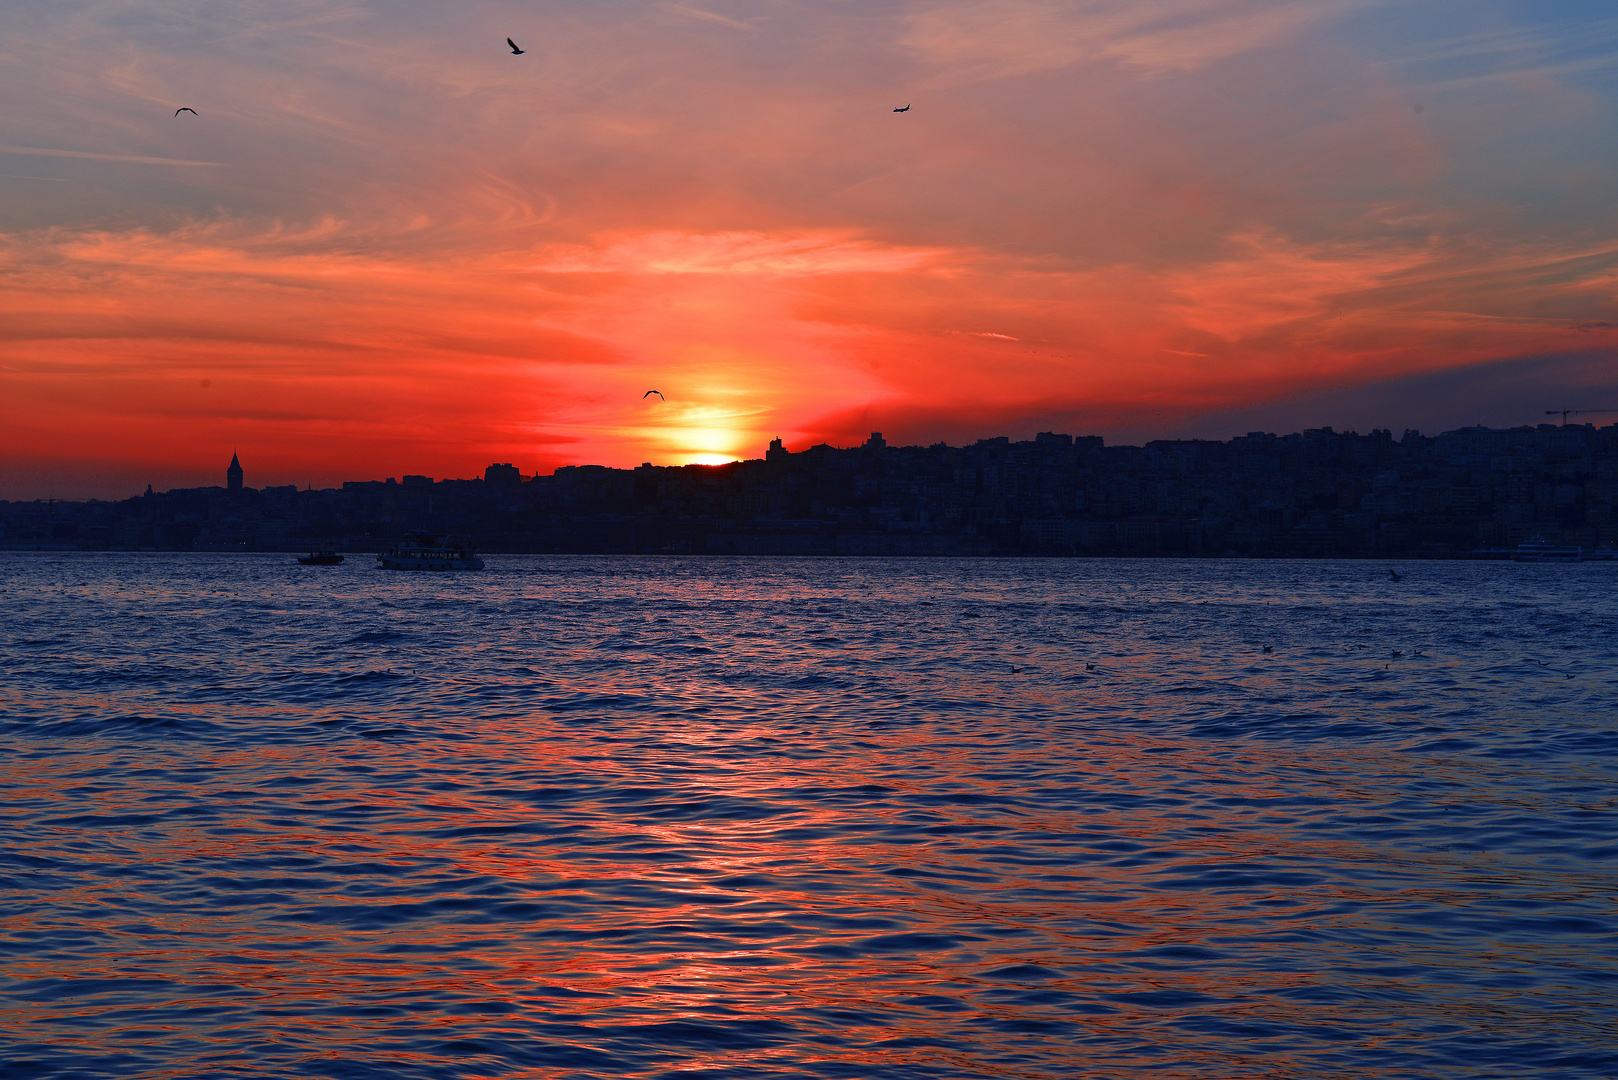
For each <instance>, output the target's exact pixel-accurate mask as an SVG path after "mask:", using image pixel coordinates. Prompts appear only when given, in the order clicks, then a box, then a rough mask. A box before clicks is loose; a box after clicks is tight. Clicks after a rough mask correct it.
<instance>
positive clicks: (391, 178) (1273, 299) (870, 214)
mask: <svg viewBox="0 0 1618 1080" xmlns="http://www.w3.org/2000/svg"><path fill="white" fill-rule="evenodd" d="M5 8H6V11H5V19H4V25H3V26H0V59H3V63H0V96H3V100H4V101H5V102H6V108H5V110H4V111H3V113H0V498H12V499H16V498H34V497H53V496H54V497H69V498H72V497H85V496H92V495H93V496H98V497H122V496H125V495H129V494H133V493H135V492H137V491H138V490H141V489H143V488H144V486H145V484H146V483H147V482H148V481H150V482H152V483H153V484H155V485H156V486H157V487H158V488H159V489H160V490H161V489H163V488H167V487H172V486H189V485H194V484H207V483H222V482H223V469H224V466H225V463H226V462H227V461H228V460H229V458H230V454H231V451H232V450H233V449H236V450H239V451H240V454H241V458H242V461H243V463H244V465H245V466H246V468H247V473H248V483H249V484H250V485H252V486H262V485H265V484H284V483H297V484H299V485H300V486H301V485H303V484H306V483H313V484H314V485H315V486H317V487H319V486H322V485H330V484H334V483H338V482H340V481H342V480H344V479H367V478H379V477H383V476H390V475H391V476H398V475H400V474H402V473H407V472H408V473H426V474H429V475H433V476H438V477H454V476H473V475H480V474H481V472H482V469H483V467H484V466H485V465H487V464H489V463H490V462H491V461H510V462H513V463H515V464H516V465H518V467H519V468H521V469H522V471H523V472H524V473H525V474H531V473H534V472H536V471H538V472H545V473H548V472H550V471H551V470H552V469H553V468H555V467H556V466H558V465H565V464H579V463H590V462H594V463H600V464H608V465H615V466H634V465H637V464H639V463H640V462H643V461H651V462H655V463H659V464H677V463H684V462H691V461H723V460H730V459H731V458H733V457H758V456H761V455H762V453H763V450H764V446H765V444H766V442H767V441H768V440H769V439H770V438H772V437H774V436H777V435H779V436H782V437H784V438H785V439H786V442H787V446H788V447H789V448H790V449H794V450H796V449H802V448H804V447H806V446H809V445H812V444H814V443H818V442H822V441H827V442H831V443H833V444H838V445H850V444H853V443H856V442H859V441H861V440H862V439H863V438H864V437H865V435H866V433H868V432H870V431H872V430H880V431H882V432H884V433H885V435H886V436H887V439H888V441H889V442H890V443H913V442H921V443H932V442H936V441H939V440H944V441H948V442H951V443H960V442H963V441H965V442H970V441H972V440H974V439H977V438H982V437H986V436H991V435H1000V434H1006V435H1011V436H1012V437H1014V438H1028V437H1031V436H1032V434H1033V433H1034V432H1035V431H1036V430H1058V431H1068V432H1073V433H1077V434H1086V433H1090V434H1101V435H1104V436H1106V437H1107V439H1108V441H1109V442H1120V441H1122V442H1139V441H1143V440H1146V439H1151V438H1163V437H1177V436H1193V435H1195V436H1203V437H1217V438H1226V437H1229V436H1230V435H1233V434H1239V433H1241V432H1243V431H1246V430H1249V429H1250V428H1255V427H1257V428H1263V429H1266V430H1278V431H1289V430H1296V429H1298V428H1301V427H1306V426H1318V425H1320V424H1334V425H1336V426H1338V427H1339V428H1344V427H1358V428H1359V429H1360V430H1367V429H1369V428H1370V427H1372V426H1376V425H1387V426H1392V427H1394V428H1395V431H1396V434H1397V432H1398V431H1400V430H1402V429H1403V428H1404V427H1407V426H1413V427H1421V428H1423V429H1424V430H1427V431H1428V432H1429V433H1430V432H1432V431H1436V430H1439V429H1441V428H1444V427H1453V426H1459V425H1461V424H1468V423H1477V422H1480V421H1481V422H1484V423H1488V424H1495V425H1507V424H1520V423H1538V422H1542V421H1543V420H1545V416H1544V411H1545V410H1546V409H1548V408H1552V407H1557V406H1561V405H1562V404H1564V403H1566V404H1568V405H1571V406H1573V407H1578V406H1580V405H1584V406H1588V407H1591V408H1599V407H1603V406H1610V407H1613V408H1618V364H1615V363H1614V360H1613V357H1614V352H1613V350H1614V348H1615V347H1618V299H1615V291H1618V198H1615V196H1618V7H1614V6H1613V5H1612V3H1611V2H1610V0H1605V2H1597V0H1581V2H1558V0H1535V2H1532V3H1507V2H1501V0H1455V2H1452V0H1402V2H1398V3H1376V2H1369V0H1087V2H1067V3H1064V2H1059V0H1051V2H1041V0H972V2H961V3H956V2H937V3H934V2H926V0H914V2H907V3H906V2H887V0H865V2H861V3H849V2H841V0H821V2H818V3H799V2H787V0H779V2H775V0H755V2H742V0H723V2H721V0H691V2H690V3H675V2H668V3H643V2H636V3H630V2H620V0H590V2H571V0H569V2H556V0H534V2H525V3H502V2H483V0H464V2H459V3H449V2H446V0H235V2H231V3H220V2H218V0H207V2H204V0H9V2H8V3H7V4H6V5H5ZM508 35H509V36H510V37H512V38H513V39H515V40H516V42H517V43H518V45H520V46H521V47H522V48H523V49H525V50H526V52H525V54H524V55H521V56H515V55H512V54H511V53H510V51H509V50H508V49H507V48H506V45H505V39H506V37H507V36H508ZM906 104H909V105H911V106H912V107H911V109H910V111H909V112H906V113H895V112H894V111H893V110H894V109H895V108H896V107H898V106H903V105H906ZM181 106H188V107H191V108H194V109H195V110H196V112H197V115H195V116H193V115H191V114H190V113H185V114H181V115H180V116H178V117H176V116H175V115H174V110H175V109H176V108H179V107H181ZM651 388H656V389H658V390H661V391H662V392H663V393H664V394H665V395H666V397H667V401H666V402H663V401H659V400H658V399H657V398H656V397H653V398H651V399H650V400H649V401H647V400H643V398H642V394H643V393H644V392H645V391H646V390H647V389H651ZM1590 419H1591V420H1594V421H1595V422H1598V423H1610V422H1613V421H1614V420H1618V413H1614V414H1612V415H1608V416H1591V417H1590Z"/></svg>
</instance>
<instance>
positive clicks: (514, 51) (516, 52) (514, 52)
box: [506, 38, 524, 56]
mask: <svg viewBox="0 0 1618 1080" xmlns="http://www.w3.org/2000/svg"><path fill="white" fill-rule="evenodd" d="M506 44H507V45H510V46H511V55H512V56H521V55H522V54H523V51H524V50H522V49H519V48H517V43H516V42H515V41H512V40H511V39H510V38H506Z"/></svg>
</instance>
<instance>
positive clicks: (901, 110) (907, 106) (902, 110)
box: [893, 105, 910, 112]
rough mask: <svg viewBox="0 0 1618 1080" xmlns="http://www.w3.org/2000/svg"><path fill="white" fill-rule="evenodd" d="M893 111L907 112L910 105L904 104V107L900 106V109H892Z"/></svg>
mask: <svg viewBox="0 0 1618 1080" xmlns="http://www.w3.org/2000/svg"><path fill="white" fill-rule="evenodd" d="M893 111H894V112H909V111H910V106H909V105H906V106H905V107H904V108H902V109H894V110H893Z"/></svg>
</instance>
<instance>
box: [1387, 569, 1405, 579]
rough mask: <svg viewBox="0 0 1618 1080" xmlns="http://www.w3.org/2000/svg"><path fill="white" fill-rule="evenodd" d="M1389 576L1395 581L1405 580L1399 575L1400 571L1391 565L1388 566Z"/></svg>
mask: <svg viewBox="0 0 1618 1080" xmlns="http://www.w3.org/2000/svg"><path fill="white" fill-rule="evenodd" d="M1388 576H1389V577H1390V578H1392V579H1393V580H1394V581H1403V580H1404V578H1402V577H1400V576H1399V571H1397V570H1395V569H1393V568H1392V567H1391V566H1390V567H1388Z"/></svg>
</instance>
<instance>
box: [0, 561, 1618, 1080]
mask: <svg viewBox="0 0 1618 1080" xmlns="http://www.w3.org/2000/svg"><path fill="white" fill-rule="evenodd" d="M489 563H490V567H489V570H488V571H487V572H485V573H483V574H477V575H464V576H459V577H453V578H452V579H451V580H444V578H443V577H440V576H436V575H435V576H425V575H409V574H397V575H393V574H386V573H381V572H377V571H374V570H371V569H370V568H368V567H365V566H363V565H360V564H359V563H357V562H351V563H345V564H344V565H343V566H341V567H332V568H323V569H322V570H321V571H320V573H319V574H312V573H310V572H309V571H308V570H307V569H306V568H302V567H299V566H297V565H296V564H295V563H291V562H290V560H289V559H284V558H283V557H280V556H234V557H225V556H183V557H181V556H148V555H77V554H75V555H56V554H38V555H32V554H31V555H5V556H0V601H3V603H4V604H5V610H6V612H7V618H6V620H5V622H4V623H3V624H0V635H3V636H0V661H3V666H0V731H3V732H4V734H5V735H6V737H7V745H8V749H9V750H10V753H9V754H8V756H7V759H6V761H5V763H4V765H3V766H0V801H3V804H4V808H5V811H6V814H7V818H8V820H9V822H10V823H11V827H10V829H8V831H7V833H6V837H7V841H6V844H5V846H4V864H3V866H0V888H3V889H4V893H3V896H4V900H3V905H0V948H3V949H4V951H5V955H6V957H7V960H8V964H7V970H6V976H5V978H6V989H7V991H8V993H7V998H6V1006H5V1010H4V1012H3V1013H0V1031H3V1033H4V1044H5V1049H4V1051H0V1055H3V1056H0V1061H4V1063H5V1070H4V1071H5V1075H7V1076H18V1077H56V1076H63V1077H66V1076H73V1077H81V1076H82V1077H100V1076H109V1077H110V1076H118V1077H129V1076H152V1077H180V1076H243V1077H293V1076H322V1077H324V1076H330V1077H372V1076H375V1077H389V1078H396V1077H494V1076H499V1077H577V1076H600V1077H609V1076H611V1077H659V1076H667V1075H673V1074H682V1075H701V1076H711V1077H748V1078H756V1077H782V1078H810V1077H813V1078H826V1077H859V1078H870V1077H896V1078H917V1080H921V1078H925V1080H934V1078H954V1077H981V1076H1005V1077H1018V1078H1047V1077H1048V1078H1058V1077H1062V1078H1065V1077H1073V1076H1085V1077H1096V1078H1105V1077H1124V1076H1131V1077H1133V1076H1140V1075H1150V1076H1154V1077H1197V1078H1204V1077H1245V1076H1251V1077H1264V1078H1291V1077H1297V1078H1303V1077H1310V1078H1313V1077H1319V1076H1333V1077H1377V1078H1383V1077H1388V1076H1423V1077H1456V1078H1460V1077H1523V1076H1535V1077H1579V1078H1584V1077H1590V1078H1594V1077H1608V1076H1611V1075H1614V1074H1615V1073H1618V1050H1615V1049H1614V1048H1615V1047H1618V1010H1615V1009H1614V1008H1613V1007H1612V1005H1611V1004H1610V999H1608V998H1607V997H1606V993H1607V992H1609V991H1610V989H1611V988H1612V987H1613V984H1614V983H1615V982H1618V962H1615V961H1618V956H1615V953H1618V945H1615V944H1614V942H1615V941H1618V935H1615V933H1614V931H1615V930H1618V917H1615V912H1614V909H1613V906H1612V902H1611V896H1612V894H1613V889H1614V885H1615V884H1618V882H1615V877H1614V875H1615V873H1618V819H1615V815H1614V811H1615V810H1618V796H1615V795H1614V791H1615V790H1618V788H1615V786H1614V783H1613V781H1614V775H1613V774H1614V766H1613V764H1612V763H1613V762H1614V761H1615V760H1618V757H1615V753H1614V752H1615V751H1618V723H1615V721H1614V717H1618V676H1615V675H1614V674H1613V672H1614V671H1618V665H1615V663H1614V660H1615V655H1614V646H1613V641H1614V636H1613V631H1614V629H1615V627H1618V603H1615V602H1614V600H1613V599H1612V598H1613V597H1614V595H1615V593H1614V590H1613V588H1612V586H1613V584H1614V575H1615V574H1618V566H1614V565H1612V564H1588V565H1580V566H1544V567H1534V566H1516V565H1512V564H1444V563H1432V564H1413V568H1412V569H1411V570H1410V572H1409V573H1408V574H1407V575H1406V580H1405V581H1404V582H1402V583H1398V584H1395V583H1392V582H1391V581H1389V579H1388V578H1387V575H1386V574H1385V573H1384V572H1383V568H1382V567H1380V566H1378V565H1375V564H1369V563H1355V562H1289V563H1258V562H1222V561H1207V562H1173V561H1162V562H1129V561H1117V562H1114V561H1105V560H1094V561H1091V560H1084V561H1081V560H1071V561H1067V560H1062V561H1057V560H1051V561H989V560H983V561H970V560H965V561H955V560H903V559H871V560H812V559H804V560H792V559H780V560H751V559H714V560H684V559H642V558H619V559H612V558H544V559H541V558H516V557H509V558H500V557H496V558H491V559H490V560H489ZM1378 575H1381V576H1380V577H1379V576H1378ZM1266 647H1267V649H1266Z"/></svg>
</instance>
